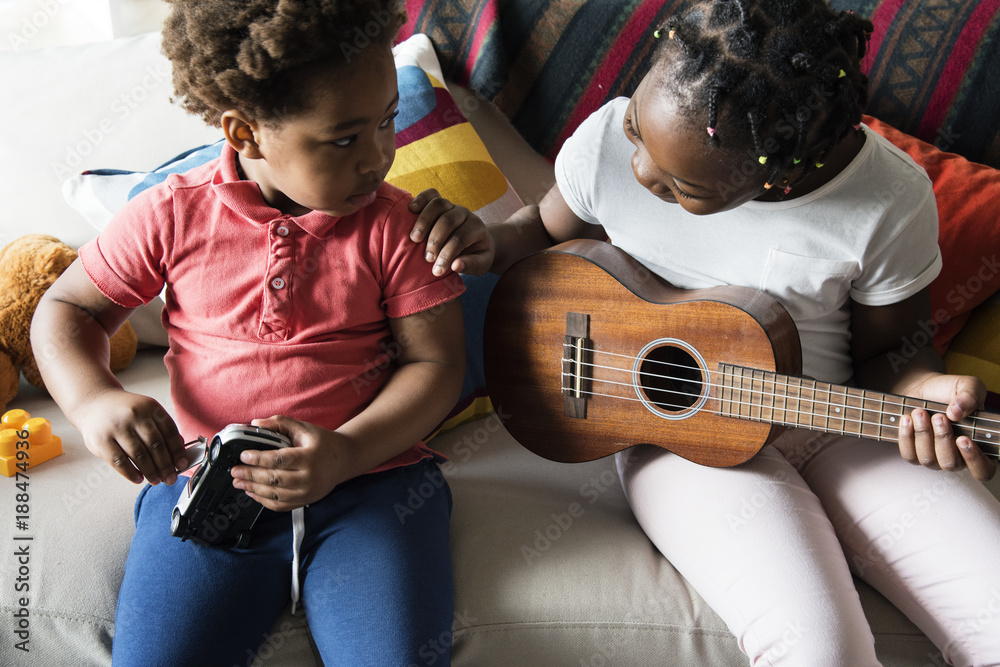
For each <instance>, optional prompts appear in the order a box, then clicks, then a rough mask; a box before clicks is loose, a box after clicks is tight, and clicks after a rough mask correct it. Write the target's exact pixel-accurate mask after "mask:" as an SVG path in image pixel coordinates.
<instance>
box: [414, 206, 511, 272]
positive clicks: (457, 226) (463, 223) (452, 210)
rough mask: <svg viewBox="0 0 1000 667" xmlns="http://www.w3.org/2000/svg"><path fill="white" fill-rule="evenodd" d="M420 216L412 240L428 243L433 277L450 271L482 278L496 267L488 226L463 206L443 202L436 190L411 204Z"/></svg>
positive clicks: (415, 224) (427, 255) (427, 257)
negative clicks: (493, 266)
mask: <svg viewBox="0 0 1000 667" xmlns="http://www.w3.org/2000/svg"><path fill="white" fill-rule="evenodd" d="M410 211H412V212H413V213H419V214H420V215H418V216H417V220H416V222H415V223H414V224H413V230H412V231H411V232H410V239H411V240H412V241H414V242H415V243H420V242H421V241H422V240H424V239H425V238H426V239H427V253H426V259H427V261H428V262H433V263H434V268H433V269H432V271H433V273H434V275H436V276H440V275H444V272H445V271H446V270H447V269H448V268H449V267H450V268H451V270H452V271H455V272H458V273H468V274H471V275H482V274H484V273H486V272H487V271H489V270H490V267H491V266H492V265H493V254H494V248H493V237H492V236H490V233H489V232H488V231H487V229H486V225H484V224H483V221H482V220H480V219H479V218H478V217H477V216H476V215H475V214H473V213H472V212H471V211H469V209H467V208H465V207H464V206H456V205H455V204H453V203H451V202H450V201H448V200H447V199H442V198H441V195H439V194H438V191H437V190H424V191H423V192H421V193H420V194H419V195H417V196H416V197H414V198H413V201H412V202H410Z"/></svg>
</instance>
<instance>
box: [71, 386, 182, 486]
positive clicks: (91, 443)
mask: <svg viewBox="0 0 1000 667" xmlns="http://www.w3.org/2000/svg"><path fill="white" fill-rule="evenodd" d="M79 430H80V433H81V435H83V442H84V444H86V445H87V449H89V450H90V451H91V452H92V453H94V454H95V455H97V456H99V457H100V458H102V459H104V460H105V461H107V462H108V463H109V464H111V467H112V468H114V469H115V470H116V471H117V472H118V473H119V474H120V475H121V476H122V477H124V478H125V479H127V480H129V481H130V482H132V483H133V484H139V483H140V482H142V480H143V478H145V479H146V480H147V481H148V482H149V483H150V484H159V483H160V482H166V483H167V484H173V483H174V482H176V481H177V472H178V471H180V470H184V469H185V468H187V467H188V464H189V463H190V461H188V460H187V458H186V456H185V454H184V440H183V438H181V435H180V433H178V432H177V426H176V425H175V424H174V420H173V419H171V418H170V415H168V414H167V411H166V410H164V409H163V407H162V406H161V405H160V404H159V403H157V402H156V401H155V400H153V399H152V398H150V397H148V396H142V395H140V394H133V393H131V392H128V391H125V390H123V389H109V390H107V391H105V392H102V393H100V394H98V395H97V396H96V397H94V398H93V399H92V400H91V401H89V402H88V403H87V405H86V414H85V416H84V417H83V419H81V420H80V422H79Z"/></svg>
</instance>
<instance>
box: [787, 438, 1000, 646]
mask: <svg viewBox="0 0 1000 667" xmlns="http://www.w3.org/2000/svg"><path fill="white" fill-rule="evenodd" d="M796 459H798V460H799V461H800V462H799V464H798V467H799V468H800V470H801V473H802V475H803V477H804V478H805V479H806V481H807V482H808V483H809V485H810V486H811V487H812V488H813V489H814V490H815V491H816V493H817V495H818V496H819V497H820V499H821V500H822V502H823V504H824V506H825V507H826V508H827V512H828V514H829V516H830V519H831V521H832V522H833V525H834V527H835V528H836V529H837V532H838V534H839V535H840V537H841V540H842V542H843V545H844V551H845V553H846V554H847V556H848V561H849V563H850V564H851V567H852V568H853V569H854V571H855V573H856V574H858V576H860V577H861V578H862V579H864V580H865V581H867V582H868V583H870V584H871V585H872V586H874V587H875V588H876V589H878V590H879V591H880V592H881V593H882V594H883V595H885V596H886V598H888V599H889V600H890V601H891V602H892V603H893V604H895V605H896V606H897V607H898V608H899V609H900V610H902V611H903V612H904V613H905V614H906V615H907V616H908V617H909V618H910V619H911V620H912V621H913V622H914V623H915V624H916V625H917V626H918V627H919V628H920V629H921V630H923V632H924V633H925V634H926V635H927V636H928V637H929V638H930V639H931V641H933V642H934V643H935V644H936V645H937V646H938V647H939V648H940V649H941V651H942V653H943V654H944V657H945V659H946V660H947V661H948V662H949V663H950V664H953V665H1000V502H998V501H997V499H996V498H995V497H993V495H992V494H990V493H989V491H987V490H986V489H985V488H984V487H983V485H982V484H981V483H979V482H977V481H975V480H974V479H973V478H972V476H971V475H969V474H968V472H966V471H963V472H960V473H948V472H940V471H935V470H929V469H927V468H923V467H921V466H915V465H911V464H909V463H907V462H905V461H904V460H903V459H902V458H900V456H899V452H898V451H897V450H896V448H895V447H893V446H892V445H887V444H885V443H872V442H867V441H863V440H857V439H854V438H836V439H829V438H814V439H813V441H812V442H811V443H808V444H806V445H805V446H803V447H801V448H800V452H799V455H798V456H793V457H791V460H793V461H795V460H796Z"/></svg>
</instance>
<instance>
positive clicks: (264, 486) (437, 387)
mask: <svg viewBox="0 0 1000 667" xmlns="http://www.w3.org/2000/svg"><path fill="white" fill-rule="evenodd" d="M390 323H391V327H392V333H393V337H394V338H395V340H396V342H397V343H398V344H399V346H400V352H399V356H398V357H397V359H396V364H397V366H396V368H395V370H394V371H393V372H392V373H393V374H392V377H391V378H390V379H389V380H388V382H386V384H385V386H383V387H382V390H381V391H380V392H379V393H378V395H377V396H376V397H375V399H374V400H373V401H372V402H371V403H370V404H369V405H368V406H367V407H366V408H365V409H364V410H362V411H361V413H359V414H358V415H357V416H356V417H354V418H353V419H351V420H349V421H348V422H347V423H345V424H344V425H343V426H341V427H340V428H338V429H337V430H336V431H329V430H327V429H323V428H320V427H318V426H315V425H312V424H306V423H304V422H300V421H296V420H293V419H290V418H288V417H283V416H275V417H271V418H268V419H258V420H254V422H253V423H254V424H255V425H257V426H264V427H267V428H271V429H275V430H278V431H280V432H282V433H284V434H286V435H288V436H290V437H291V438H292V441H293V443H294V444H295V446H294V447H291V448H285V449H281V450H274V451H248V452H244V453H243V455H242V457H241V461H242V462H243V463H244V464H246V465H240V466H235V467H234V468H233V469H232V473H233V477H234V478H235V479H234V482H233V483H234V485H235V486H236V487H237V488H242V489H244V490H246V491H247V493H248V494H250V495H251V497H253V498H254V499H256V500H258V501H259V502H260V503H261V504H263V505H264V506H265V507H268V508H270V509H273V510H277V511H284V510H291V509H295V508H296V507H301V506H303V505H307V504H309V503H311V502H315V501H317V500H319V499H321V498H323V497H324V496H326V495H327V494H328V493H330V491H331V490H333V488H334V487H335V486H336V485H338V484H340V483H341V482H344V481H347V480H348V479H351V478H353V477H357V476H358V475H361V474H363V473H366V472H368V471H369V470H371V469H372V468H375V467H376V466H378V465H380V464H382V463H384V462H386V461H388V460H389V459H391V458H393V457H395V456H397V455H398V454H402V453H403V452H405V451H406V450H407V449H409V448H410V447H412V446H413V444H414V443H416V442H418V441H419V440H420V439H421V438H423V437H425V436H426V435H427V434H428V433H430V432H431V430H433V428H434V427H435V426H437V425H438V424H439V423H440V421H441V419H442V418H443V417H444V416H445V415H447V414H448V411H449V410H450V409H451V408H452V407H453V406H454V405H455V402H456V401H457V400H458V398H459V395H460V393H461V389H462V382H463V380H464V378H465V334H464V330H463V326H462V308H461V304H460V302H459V300H458V299H453V300H451V301H448V302H447V303H445V304H443V305H441V306H437V307H435V308H431V309H429V310H426V311H424V312H421V313H416V314H414V315H410V316H408V317H403V318H399V319H392V320H390ZM387 372H388V371H387Z"/></svg>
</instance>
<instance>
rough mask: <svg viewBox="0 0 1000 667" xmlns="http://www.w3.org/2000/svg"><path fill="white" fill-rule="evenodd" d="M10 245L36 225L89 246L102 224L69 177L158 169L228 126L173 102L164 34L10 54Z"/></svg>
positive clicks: (4, 62)
mask: <svg viewBox="0 0 1000 667" xmlns="http://www.w3.org/2000/svg"><path fill="white" fill-rule="evenodd" d="M0 81H3V82H4V84H5V96H4V99H5V100H6V104H4V105H2V106H0V127H4V128H6V129H5V130H4V132H2V133H0V154H2V155H3V156H4V160H3V161H2V163H0V201H3V202H4V215H3V217H2V218H0V247H2V246H4V245H6V244H7V243H9V242H10V241H12V240H13V239H15V238H17V237H19V236H21V235H23V234H25V233H27V232H40V233H46V234H52V235H53V236H56V237H57V238H59V239H60V240H61V241H63V242H65V243H67V244H69V245H71V246H73V247H79V246H81V245H83V244H84V243H85V242H87V241H88V240H90V239H91V238H93V237H94V236H95V235H96V233H97V229H96V228H94V227H93V226H92V225H90V224H88V223H87V221H86V220H84V218H83V217H82V216H81V215H80V214H79V213H77V212H76V211H74V210H73V209H72V208H71V207H70V206H69V204H67V203H66V201H65V199H64V198H63V196H62V182H63V181H64V180H65V179H66V178H68V177H70V176H74V175H75V174H77V173H79V172H80V171H82V170H85V169H96V168H101V167H108V166H115V167H118V168H122V169H135V170H140V169H150V168H151V167H155V166H156V165H159V164H162V163H163V162H166V161H167V160H168V159H170V158H172V157H173V156H175V155H177V154H178V153H180V152H182V151H183V150H185V149H189V148H191V147H192V146H199V145H203V144H207V143H212V142H214V141H217V140H218V139H219V138H220V137H221V136H222V132H221V130H219V129H218V128H211V127H208V126H206V125H205V124H204V122H203V121H202V120H201V119H200V118H197V117H195V116H191V115H189V114H187V113H186V112H184V111H183V110H182V109H181V108H180V107H179V106H177V105H175V104H172V103H171V102H170V97H171V95H172V93H173V84H172V82H171V77H170V65H169V62H168V61H167V59H166V57H164V56H163V55H162V54H161V53H160V36H159V33H147V34H145V35H141V36H139V37H130V38H123V39H116V40H110V41H107V42H101V43H96V44H88V45H83V46H72V47H64V48H54V49H39V50H34V51H21V52H17V53H0Z"/></svg>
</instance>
